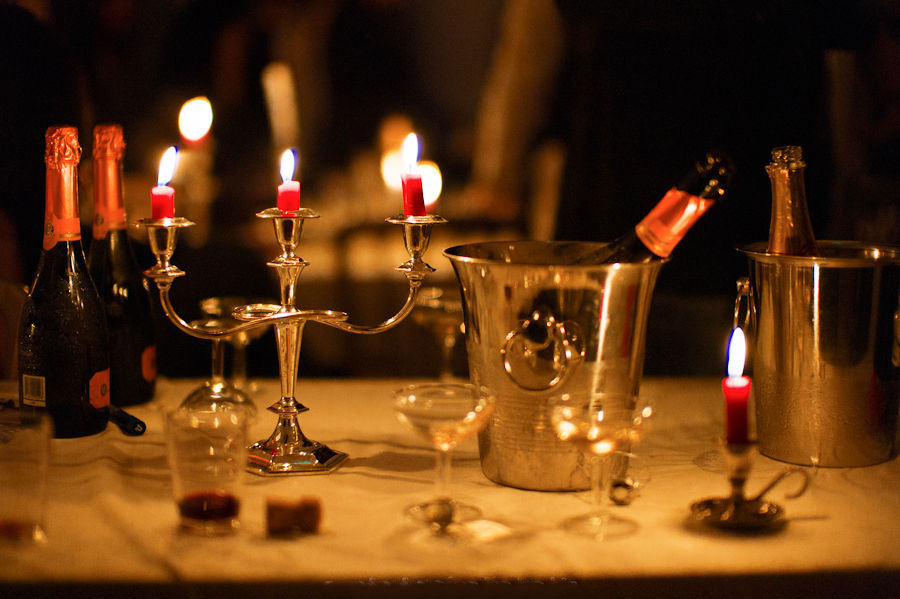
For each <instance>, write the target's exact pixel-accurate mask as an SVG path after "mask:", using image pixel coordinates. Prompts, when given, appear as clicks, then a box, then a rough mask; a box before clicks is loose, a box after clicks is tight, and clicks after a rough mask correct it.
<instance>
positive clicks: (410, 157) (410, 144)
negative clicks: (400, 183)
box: [400, 133, 419, 172]
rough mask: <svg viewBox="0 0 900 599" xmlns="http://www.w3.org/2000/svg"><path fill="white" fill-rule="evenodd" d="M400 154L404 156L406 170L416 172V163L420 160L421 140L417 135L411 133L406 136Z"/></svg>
mask: <svg viewBox="0 0 900 599" xmlns="http://www.w3.org/2000/svg"><path fill="white" fill-rule="evenodd" d="M400 152H401V153H402V154H403V162H404V163H405V164H406V170H407V171H408V172H414V171H415V170H416V162H418V160H419V138H418V137H416V134H415V133H410V134H409V135H407V136H406V138H405V139H404V140H403V145H402V146H401V147H400Z"/></svg>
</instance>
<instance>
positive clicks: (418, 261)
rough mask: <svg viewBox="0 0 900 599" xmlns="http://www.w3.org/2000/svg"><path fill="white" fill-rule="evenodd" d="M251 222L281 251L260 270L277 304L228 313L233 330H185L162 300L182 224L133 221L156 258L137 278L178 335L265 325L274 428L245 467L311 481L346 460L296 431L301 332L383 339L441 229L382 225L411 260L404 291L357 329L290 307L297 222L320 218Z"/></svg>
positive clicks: (430, 219)
mask: <svg viewBox="0 0 900 599" xmlns="http://www.w3.org/2000/svg"><path fill="white" fill-rule="evenodd" d="M256 216H257V217H258V218H262V219H266V220H271V221H272V224H273V225H274V227H275V238H276V240H277V241H278V245H280V246H281V254H280V255H279V256H277V257H276V258H274V259H273V260H270V261H269V262H267V265H268V266H269V267H271V268H274V269H275V272H276V273H278V280H279V287H280V291H281V304H280V305H278V304H249V305H245V306H239V307H237V308H235V309H234V311H233V312H232V316H233V317H234V318H235V319H236V320H238V321H240V324H237V325H234V326H231V327H227V328H221V329H215V328H210V327H208V326H199V325H192V324H189V323H188V322H186V321H185V320H184V319H183V318H181V317H180V316H179V315H178V314H177V313H176V311H175V308H174V307H173V306H172V302H171V299H170V297H169V292H170V290H171V288H172V282H173V281H174V280H175V279H176V278H178V277H181V276H184V275H185V272H184V271H183V270H181V269H179V268H178V267H177V266H175V265H174V264H171V263H170V260H171V258H172V255H173V253H174V252H175V241H176V236H177V233H178V230H179V229H182V228H185V227H190V226H193V225H194V223H193V222H191V221H189V220H187V219H186V218H182V217H176V218H162V219H148V218H145V219H140V220H138V221H137V223H135V224H136V225H137V226H138V227H141V228H146V229H147V235H148V237H149V240H150V249H151V250H152V251H153V254H154V255H155V256H156V264H155V265H154V266H153V267H152V268H150V269H148V270H146V271H145V272H144V274H145V275H146V276H147V277H148V278H149V279H151V280H152V281H153V282H154V283H155V284H156V287H157V289H158V291H159V301H160V304H161V305H162V308H163V311H164V312H165V314H166V316H167V317H168V319H169V320H170V321H171V322H172V324H174V325H175V326H176V327H177V328H178V329H180V330H181V331H182V332H184V333H187V334H188V335H191V336H192V337H197V338H199V339H209V340H221V339H225V338H228V337H230V336H232V335H235V334H237V333H241V332H245V331H249V330H251V329H256V328H260V327H266V326H268V325H270V324H271V325H274V327H275V341H276V343H277V345H278V366H279V373H280V377H281V398H280V399H279V400H278V401H276V402H275V403H273V404H272V405H271V406H269V408H268V409H269V410H270V411H272V412H274V413H275V414H276V415H277V417H278V421H277V423H276V425H275V430H274V431H273V432H272V434H271V435H269V438H268V439H264V440H261V441H258V442H256V443H254V444H253V445H252V446H250V448H249V451H248V464H247V467H248V469H249V470H250V471H251V472H254V473H256V474H261V475H278V474H317V473H327V472H331V471H334V470H335V469H337V468H338V467H339V466H340V465H341V464H342V463H343V462H344V460H345V459H347V454H346V453H343V452H340V451H336V450H334V449H331V448H330V447H328V446H327V445H325V444H324V443H320V442H318V441H313V440H311V439H309V438H308V437H306V435H304V434H303V431H302V430H300V423H299V419H298V416H299V415H300V414H301V413H303V412H305V411H307V410H308V409H309V408H307V407H306V406H304V405H303V404H301V403H300V402H298V401H297V399H296V397H295V395H294V383H295V382H296V380H297V370H298V366H299V361H300V341H301V338H302V335H303V328H304V326H306V323H307V322H308V321H313V322H320V323H322V324H325V325H328V326H330V327H334V328H337V329H341V330H343V331H347V332H349V333H357V334H362V335H373V334H376V333H381V332H382V331H386V330H388V329H390V328H392V327H394V326H396V325H397V324H399V323H400V322H401V321H402V320H403V319H404V318H406V317H407V316H408V315H409V314H410V312H411V311H412V309H413V307H414V306H415V304H416V298H417V296H418V293H419V289H420V287H421V286H422V280H423V279H424V278H425V276H426V275H427V274H429V273H431V272H434V268H432V267H431V266H429V265H428V264H426V263H425V262H424V261H423V260H422V256H423V255H424V254H425V251H426V250H427V249H428V244H429V241H430V238H431V229H432V227H433V226H434V225H436V224H442V223H445V222H447V221H446V220H445V219H444V218H442V217H440V216H436V215H429V216H403V215H398V216H394V217H391V218H388V219H386V221H387V222H389V223H391V224H395V225H401V226H402V227H403V243H404V244H405V246H406V251H407V252H408V253H409V256H410V259H409V260H408V261H406V262H405V263H403V264H401V265H400V266H398V267H396V269H397V270H399V271H401V272H402V273H403V274H404V276H406V279H407V281H408V283H409V295H408V296H407V298H406V303H404V304H403V306H402V307H401V308H400V310H398V311H397V313H396V314H394V315H393V316H391V317H390V318H388V319H387V320H385V321H384V322H382V323H380V324H377V325H374V326H360V325H355V324H351V323H350V322H348V318H349V316H348V315H347V313H345V312H338V311H335V310H309V309H300V308H298V307H297V281H298V279H299V277H300V273H301V272H302V271H303V269H304V268H305V267H306V266H308V265H309V262H307V261H305V260H304V259H303V258H301V257H300V256H298V255H297V254H296V250H297V247H298V246H299V244H300V235H301V232H302V230H303V222H304V221H305V220H307V219H313V218H319V215H318V214H317V213H316V212H315V211H313V210H310V209H308V208H300V209H299V210H293V211H281V210H279V209H278V208H268V209H266V210H263V211H262V212H259V213H257V215H256Z"/></svg>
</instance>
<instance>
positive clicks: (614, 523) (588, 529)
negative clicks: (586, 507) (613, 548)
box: [562, 512, 640, 541]
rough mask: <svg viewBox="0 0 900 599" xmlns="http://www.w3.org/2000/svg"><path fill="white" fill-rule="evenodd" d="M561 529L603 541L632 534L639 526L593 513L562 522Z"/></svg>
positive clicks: (635, 523) (631, 521)
mask: <svg viewBox="0 0 900 599" xmlns="http://www.w3.org/2000/svg"><path fill="white" fill-rule="evenodd" d="M562 527H563V529H565V530H567V531H569V532H571V533H575V534H577V535H581V536H585V537H590V538H592V539H594V540H596V541H603V540H606V539H613V538H616V537H624V536H628V535H630V534H633V533H634V532H636V531H637V530H638V528H640V525H639V524H638V523H637V522H635V521H634V520H629V519H628V518H622V517H620V516H614V515H612V514H610V513H609V512H594V513H590V514H584V515H581V516H575V517H573V518H569V519H568V520H564V521H563V523H562Z"/></svg>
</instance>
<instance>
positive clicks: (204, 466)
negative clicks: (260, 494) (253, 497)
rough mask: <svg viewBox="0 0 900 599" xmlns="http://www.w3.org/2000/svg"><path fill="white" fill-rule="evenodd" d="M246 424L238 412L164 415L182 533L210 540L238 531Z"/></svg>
mask: <svg viewBox="0 0 900 599" xmlns="http://www.w3.org/2000/svg"><path fill="white" fill-rule="evenodd" d="M247 424H248V417H247V415H246V414H245V413H244V412H243V411H241V410H237V411H225V412H199V411H187V410H175V411H173V412H171V413H169V414H168V415H167V417H166V442H167V446H168V453H169V466H170V468H171V470H172V489H173V491H174V494H175V502H176V504H177V506H178V513H179V516H180V522H181V528H182V529H183V530H185V531H187V532H190V533H195V534H200V535H208V536H212V535H224V534H229V533H232V532H234V531H235V530H236V529H237V527H238V513H239V511H240V505H241V504H240V498H241V486H242V482H243V477H244V469H245V467H246V463H247Z"/></svg>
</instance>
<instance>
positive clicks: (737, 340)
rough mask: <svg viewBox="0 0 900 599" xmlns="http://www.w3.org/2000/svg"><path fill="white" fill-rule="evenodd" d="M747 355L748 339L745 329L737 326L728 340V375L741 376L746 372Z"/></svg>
mask: <svg viewBox="0 0 900 599" xmlns="http://www.w3.org/2000/svg"><path fill="white" fill-rule="evenodd" d="M746 356H747V340H746V338H745V337H744V331H743V330H742V329H741V328H740V327H735V329H734V331H732V333H731V341H729V342H728V376H741V375H742V374H743V373H744V360H745V359H746Z"/></svg>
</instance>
